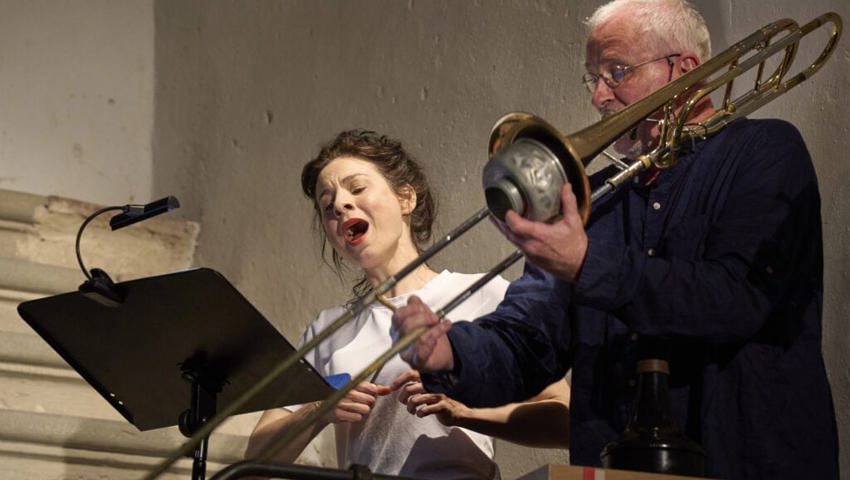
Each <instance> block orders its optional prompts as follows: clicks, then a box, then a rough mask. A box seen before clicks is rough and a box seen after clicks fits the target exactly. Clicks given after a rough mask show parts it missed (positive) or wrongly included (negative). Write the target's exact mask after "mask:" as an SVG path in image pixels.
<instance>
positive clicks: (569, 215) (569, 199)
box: [561, 182, 582, 226]
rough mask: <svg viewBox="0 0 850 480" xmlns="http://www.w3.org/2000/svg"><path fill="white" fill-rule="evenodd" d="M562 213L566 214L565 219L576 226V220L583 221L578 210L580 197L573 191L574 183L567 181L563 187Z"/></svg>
mask: <svg viewBox="0 0 850 480" xmlns="http://www.w3.org/2000/svg"><path fill="white" fill-rule="evenodd" d="M561 213H562V214H563V215H564V219H565V220H566V221H567V222H568V223H569V224H570V225H571V226H574V225H575V223H576V221H578V222H580V223H582V222H581V214H580V212H579V211H578V199H577V198H576V196H575V193H574V192H573V187H572V185H570V184H569V182H568V183H565V184H564V186H563V187H561Z"/></svg>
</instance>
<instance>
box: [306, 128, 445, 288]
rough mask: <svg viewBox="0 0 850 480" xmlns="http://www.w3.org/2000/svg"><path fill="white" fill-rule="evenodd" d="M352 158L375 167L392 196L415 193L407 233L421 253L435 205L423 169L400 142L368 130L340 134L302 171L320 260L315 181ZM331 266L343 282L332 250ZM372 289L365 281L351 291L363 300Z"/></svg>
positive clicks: (319, 216)
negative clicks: (407, 188) (333, 165)
mask: <svg viewBox="0 0 850 480" xmlns="http://www.w3.org/2000/svg"><path fill="white" fill-rule="evenodd" d="M347 156H350V157H355V158H359V159H362V160H365V161H367V162H370V163H372V164H373V165H375V166H376V167H377V168H378V170H379V171H380V172H381V174H382V175H383V176H384V178H385V179H386V180H387V183H389V184H390V187H391V188H392V189H393V191H394V192H396V193H398V194H400V193H402V189H403V188H404V187H405V186H407V185H409V186H410V188H413V190H414V191H415V192H416V207H414V209H413V211H412V212H411V213H410V233H411V237H412V238H413V243H414V245H415V246H416V249H417V250H418V251H419V252H421V251H422V246H423V245H424V244H425V242H427V241H428V240H430V239H431V228H432V226H433V224H434V217H435V216H436V205H435V202H434V197H433V195H432V194H431V187H430V186H429V185H428V180H427V178H426V177H425V173H424V172H423V171H422V167H420V166H419V164H418V163H416V161H415V160H414V159H413V157H411V156H410V154H408V153H407V151H405V150H404V148H403V147H402V145H401V142H399V141H398V140H395V139H392V138H389V137H387V136H385V135H381V134H379V133H375V132H373V131H369V130H361V129H357V130H347V131H344V132H341V133H340V134H339V135H337V136H336V138H334V139H333V140H331V141H330V142H328V143H326V144H325V145H324V146H322V149H321V150H320V151H319V154H318V155H317V156H316V158H314V159H312V160H310V161H309V162H307V164H306V165H304V168H303V169H302V170H301V189H302V190H303V191H304V195H305V196H306V197H307V198H309V199H310V200H311V201H312V202H313V212H314V214H315V215H314V220H315V227H316V228H317V229H318V231H319V232H321V236H322V258H324V259H325V262H326V263H328V262H327V257H326V252H327V245H328V241H327V240H328V239H327V236H326V234H325V231H324V229H323V228H322V211H321V207H320V206H319V204H318V202H317V200H316V181H317V180H318V178H319V174H320V173H321V172H322V170H323V169H324V168H325V167H326V166H328V164H329V163H331V162H332V161H333V160H335V159H337V158H339V157H347ZM331 251H332V254H331V258H332V262H333V263H328V265H330V266H331V267H332V268H333V269H334V271H336V273H337V275H339V276H340V278H342V271H343V263H342V258H341V257H340V256H339V254H338V253H337V252H336V250H333V249H331ZM371 288H372V286H371V285H370V284H369V282H368V280H367V279H366V278H365V277H364V278H361V279H360V280H359V281H358V282H357V283H356V284H355V285H354V287H353V288H352V291H353V293H354V294H355V295H356V296H358V297H359V296H362V295H364V294H366V293H368V292H369V291H370V290H371Z"/></svg>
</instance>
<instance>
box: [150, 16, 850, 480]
mask: <svg viewBox="0 0 850 480" xmlns="http://www.w3.org/2000/svg"><path fill="white" fill-rule="evenodd" d="M597 4H598V2H596V1H590V0H580V1H573V2H565V1H560V0H537V1H531V0H529V1H516V0H513V1H507V0H505V1H499V0H489V1H461V2H459V1H407V2H402V1H378V0H370V1H363V0H361V1H350V2H343V1H314V0H305V1H287V2H271V3H270V2H240V3H228V4H215V5H210V4H207V3H203V2H173V1H160V2H157V4H156V18H157V38H156V40H157V46H156V52H157V90H156V96H157V100H156V121H155V125H156V129H155V137H154V138H155V143H154V153H155V155H154V165H155V166H154V188H155V190H156V191H157V192H158V193H160V194H164V193H176V194H178V195H180V197H181V199H183V200H184V201H185V202H184V203H185V204H187V209H186V212H188V213H189V214H190V215H191V216H192V217H193V218H196V219H198V220H200V221H201V223H202V225H203V227H204V228H203V232H202V234H201V246H200V249H199V254H198V257H197V259H198V261H199V263H201V264H205V265H209V266H212V267H215V268H217V269H220V270H221V271H222V272H224V273H225V274H226V275H227V276H228V277H230V278H232V279H233V280H234V281H235V282H236V283H237V284H238V285H239V286H240V288H242V289H243V290H244V291H245V293H246V294H247V295H248V296H249V298H251V299H252V300H253V301H255V302H256V304H257V305H258V306H259V307H260V309H261V310H262V311H263V312H265V313H266V315H267V316H268V317H269V318H270V319H271V320H272V321H273V322H275V323H276V324H277V325H279V326H280V328H281V329H282V331H283V332H284V333H285V334H286V335H287V336H288V337H289V338H291V339H294V338H297V335H298V334H299V333H300V331H301V330H302V329H303V327H304V326H305V325H306V324H307V323H308V322H309V321H310V320H311V319H312V318H313V317H314V316H315V314H316V313H317V312H318V311H319V310H320V309H321V308H323V307H328V306H330V305H333V304H336V303H338V302H340V301H341V300H342V299H344V298H345V297H346V293H347V289H346V288H345V287H343V286H341V285H340V283H339V282H338V281H337V280H336V279H335V277H334V276H333V274H331V273H330V271H329V270H328V269H327V268H318V267H317V265H319V254H318V248H317V245H316V237H315V236H314V234H313V233H312V232H311V230H310V228H309V226H310V225H311V212H310V204H309V202H308V201H306V200H305V199H304V198H302V195H301V193H300V183H299V174H300V168H301V166H302V165H303V163H304V162H305V161H306V160H307V159H309V158H310V156H311V155H313V154H315V152H316V151H317V146H318V145H319V144H320V143H321V142H323V141H326V140H327V139H329V138H330V137H332V136H333V135H334V134H335V133H336V132H338V131H340V130H342V129H346V128H352V127H367V128H372V129H376V130H379V131H382V132H386V133H388V134H391V135H394V136H397V137H400V138H401V139H403V140H404V141H405V143H406V145H407V146H408V148H409V149H410V150H411V151H412V152H414V153H415V154H416V155H417V156H418V157H419V159H420V160H421V161H422V162H423V163H424V164H425V165H426V167H427V170H428V173H430V175H431V178H432V180H433V183H434V185H435V186H436V190H437V194H438V197H439V201H440V212H441V217H440V218H441V221H440V227H441V228H442V231H445V230H447V229H449V228H451V227H453V226H454V225H457V224H458V223H459V222H460V221H461V220H462V219H464V218H466V216H468V215H469V214H470V213H471V212H473V211H474V210H475V209H477V208H478V207H479V206H480V205H483V195H482V191H481V188H480V186H479V185H480V184H479V182H480V180H479V176H480V172H481V168H482V166H483V164H484V162H485V160H486V156H485V152H486V142H487V136H488V132H489V129H490V127H491V126H492V124H493V123H494V122H495V120H496V119H497V118H498V117H499V116H500V115H501V114H503V113H505V112H508V111H513V110H527V111H531V112H534V113H536V114H538V115H540V116H542V117H543V118H545V119H547V120H549V121H550V122H552V123H553V124H554V125H556V126H558V127H559V128H561V129H562V131H563V132H565V133H569V132H573V131H576V130H578V129H579V128H581V127H583V126H586V125H588V124H589V123H590V122H592V121H594V120H595V119H596V117H595V115H594V113H593V111H592V110H591V108H590V107H589V105H588V97H587V95H586V94H585V92H584V91H583V88H582V87H581V85H580V84H579V80H578V79H579V77H580V76H581V74H582V73H583V72H582V68H581V65H582V61H583V58H582V56H583V37H584V31H583V28H582V27H580V25H579V24H580V22H581V20H582V19H583V18H585V17H586V16H587V15H589V14H590V13H591V11H592V10H593V8H594V7H595V6H596V5H597ZM698 4H699V5H700V6H701V7H702V9H703V11H705V13H706V17H707V19H708V21H709V23H710V24H711V25H710V27H711V28H712V30H713V31H714V34H715V37H714V47H715V51H720V50H721V49H722V48H725V47H727V46H728V45H730V44H731V43H732V42H734V41H737V40H739V39H740V38H742V37H743V36H745V35H746V34H749V33H751V32H752V31H754V30H755V29H756V28H758V27H760V26H762V25H763V24H765V23H768V22H770V21H773V20H776V19H778V18H779V17H781V16H786V15H787V16H791V17H793V18H796V19H798V20H799V21H807V20H808V19H809V18H811V17H812V16H814V15H815V14H817V13H821V12H824V11H828V10H836V11H838V12H840V13H841V14H842V15H843V16H844V18H845V19H847V20H850V5H849V4H848V3H847V2H845V1H842V0H832V1H829V0H812V1H809V2H805V3H801V2H797V1H793V0H782V1H779V2H767V1H758V2H714V1H710V0H703V1H701V2H698ZM779 12H781V13H779ZM849 44H850V41H848V39H847V38H846V37H845V38H844V39H843V40H842V42H841V44H840V46H839V49H838V51H837V52H836V54H835V56H834V59H833V60H832V62H831V64H829V65H827V66H826V68H825V69H824V71H822V72H821V73H820V74H818V76H816V77H815V78H813V79H812V80H810V81H809V82H808V83H807V84H803V85H802V86H800V87H798V89H797V91H794V92H791V93H790V94H788V95H787V98H784V99H781V100H779V101H777V102H776V103H775V105H771V106H769V107H767V108H765V109H764V110H763V111H762V112H760V113H759V115H764V116H777V117H782V118H786V119H788V120H790V121H792V122H794V123H795V124H797V125H798V127H799V128H800V129H801V130H802V132H803V134H804V136H805V137H806V139H807V140H808V142H809V146H810V148H811V152H812V155H813V157H814V159H815V163H816V167H817V170H818V173H819V175H820V178H821V188H822V194H823V199H824V201H823V216H824V222H825V227H824V228H825V232H826V248H827V267H826V268H827V269H826V284H827V291H826V305H825V314H824V332H825V337H824V338H825V340H824V348H825V352H826V358H827V362H828V368H829V372H830V375H831V379H832V382H833V386H834V390H835V400H836V405H837V410H838V415H839V418H840V421H841V425H842V427H841V430H842V431H850V418H848V412H847V408H846V407H847V405H848V400H849V399H850V378H848V376H847V371H848V355H847V353H846V349H845V348H843V344H844V343H845V342H846V339H847V338H848V336H850V335H848V334H850V331H848V327H847V326H846V323H845V322H843V319H845V318H846V317H847V316H848V313H850V312H848V310H850V304H848V302H847V301H846V300H843V298H842V295H843V292H846V291H847V287H848V280H847V278H848V273H850V260H848V257H847V254H846V253H845V252H846V248H842V245H845V244H846V243H847V235H848V232H847V229H846V224H847V222H848V221H850V210H848V208H847V207H848V205H847V201H846V200H845V198H848V197H847V195H846V193H847V192H848V190H847V189H848V188H850V187H848V185H850V166H848V164H847V163H846V162H845V161H844V157H845V155H844V151H845V149H846V147H845V144H844V142H843V141H842V139H844V138H847V137H848V126H847V125H848V123H850V115H848V113H847V110H846V108H845V106H844V105H846V99H847V98H850V91H848V90H850V89H848V83H847V81H846V80H844V78H846V74H847V72H848V71H850V68H848V67H850V52H848V45H849ZM812 48H815V47H807V46H805V45H804V46H803V47H802V48H801V56H805V55H804V54H805V53H806V52H809V53H810V52H811V51H812ZM809 58H811V57H810V56H809ZM842 100H843V101H842ZM459 243H460V245H457V246H453V247H450V250H449V251H447V252H445V253H444V254H442V255H440V256H439V258H438V259H437V260H436V261H435V262H434V263H435V264H436V265H437V266H438V267H443V266H451V267H452V268H454V269H457V270H462V271H480V270H484V269H486V268H489V266H490V265H492V264H493V263H495V262H496V261H497V260H498V259H500V258H502V256H504V255H505V254H506V252H508V251H509V246H508V245H507V244H506V242H505V241H504V240H503V239H502V238H501V237H500V236H499V235H497V234H496V232H495V231H494V230H493V229H492V228H491V227H490V226H489V225H486V226H484V227H480V229H479V230H478V231H476V233H474V234H470V235H469V236H468V237H464V239H462V240H461V241H460V242H459ZM515 274H516V270H513V271H512V272H511V275H515ZM847 442H850V439H845V442H844V443H847ZM847 450H848V449H847V448H845V449H844V454H843V459H842V462H843V466H844V470H845V471H850V455H848V453H847ZM512 452H514V450H513V449H509V448H507V447H504V446H500V448H499V453H500V459H501V461H502V463H503V468H505V470H506V472H508V474H509V475H510V474H515V473H516V472H518V471H527V470H530V469H531V467H533V466H534V464H539V463H540V462H543V461H552V460H554V459H559V458H561V459H562V458H563V456H562V454H560V453H554V454H552V455H550V456H546V457H545V459H546V460H544V458H540V457H533V456H532V455H530V454H529V453H528V452H520V453H519V454H514V453H512ZM550 453H551V452H550ZM549 459H552V460H549Z"/></svg>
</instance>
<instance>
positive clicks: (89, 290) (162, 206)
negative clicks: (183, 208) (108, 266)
mask: <svg viewBox="0 0 850 480" xmlns="http://www.w3.org/2000/svg"><path fill="white" fill-rule="evenodd" d="M179 207H180V202H179V201H178V200H177V197H174V196H172V195H169V196H168V197H165V198H162V199H160V200H157V201H154V202H151V203H148V204H145V205H132V204H131V205H123V206H112V207H104V208H101V209H99V210H97V211H95V212H94V213H92V214H91V215H89V216H88V217H87V218H86V219H85V221H83V224H82V225H80V229H79V230H78V231H77V239H76V252H77V262H78V263H79V264H80V269H81V270H82V271H83V275H85V276H86V281H85V282H83V284H82V285H80V288H79V290H80V292H82V293H83V294H84V295H85V296H87V297H89V298H92V299H93V300H95V301H97V302H100V303H102V304H104V305H107V306H112V307H114V306H118V305H120V304H121V303H122V302H123V301H124V296H123V294H122V292H121V289H120V288H119V287H118V286H117V285H115V283H114V282H113V281H112V279H111V278H110V277H109V275H108V274H107V273H106V272H105V271H103V270H101V269H99V268H93V269H91V272H89V270H87V269H86V266H85V265H84V264H83V257H82V256H81V255H80V238H81V237H82V235H83V230H85V228H86V226H87V225H88V224H89V223H91V221H92V220H94V219H95V218H96V217H98V216H99V215H101V214H103V213H106V212H111V211H115V210H121V213H119V214H118V215H115V216H114V217H112V218H111V219H109V227H110V228H111V229H112V230H113V231H114V230H118V229H119V228H124V227H126V226H128V225H132V224H134V223H136V222H141V221H142V220H146V219H148V218H151V217H154V216H156V215H159V214H161V213H165V212H168V211H170V210H173V209H175V208H179Z"/></svg>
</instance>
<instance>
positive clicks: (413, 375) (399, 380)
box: [390, 369, 419, 390]
mask: <svg viewBox="0 0 850 480" xmlns="http://www.w3.org/2000/svg"><path fill="white" fill-rule="evenodd" d="M418 381H419V372H417V371H416V370H413V369H410V370H408V371H406V372H404V373H402V374H401V375H399V376H398V377H396V378H395V380H393V383H392V384H391V385H390V388H392V389H393V390H398V389H399V388H401V387H403V386H404V385H406V384H408V383H410V382H418Z"/></svg>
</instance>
